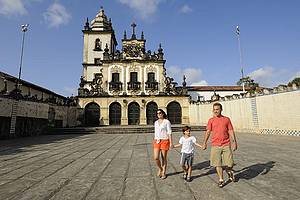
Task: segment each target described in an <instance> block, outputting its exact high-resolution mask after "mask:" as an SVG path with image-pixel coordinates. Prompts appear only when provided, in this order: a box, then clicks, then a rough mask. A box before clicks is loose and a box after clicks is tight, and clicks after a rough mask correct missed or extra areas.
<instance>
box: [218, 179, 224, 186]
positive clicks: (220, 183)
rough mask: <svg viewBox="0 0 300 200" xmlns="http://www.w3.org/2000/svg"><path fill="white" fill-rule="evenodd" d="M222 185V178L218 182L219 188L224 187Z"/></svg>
mask: <svg viewBox="0 0 300 200" xmlns="http://www.w3.org/2000/svg"><path fill="white" fill-rule="evenodd" d="M224 185H225V182H224V181H223V180H220V181H219V183H218V186H219V188H222V187H224Z"/></svg>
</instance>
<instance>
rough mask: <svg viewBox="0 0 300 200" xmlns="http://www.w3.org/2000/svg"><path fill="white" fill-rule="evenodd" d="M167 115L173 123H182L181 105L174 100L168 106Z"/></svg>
mask: <svg viewBox="0 0 300 200" xmlns="http://www.w3.org/2000/svg"><path fill="white" fill-rule="evenodd" d="M167 115H168V119H169V121H170V122H171V124H181V115H182V113H181V106H180V104H179V103H177V102H175V101H173V102H171V103H169V104H168V106H167Z"/></svg>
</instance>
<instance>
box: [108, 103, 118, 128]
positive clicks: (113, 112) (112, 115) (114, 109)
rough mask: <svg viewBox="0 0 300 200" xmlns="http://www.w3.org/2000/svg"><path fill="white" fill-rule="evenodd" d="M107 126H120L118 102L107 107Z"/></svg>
mask: <svg viewBox="0 0 300 200" xmlns="http://www.w3.org/2000/svg"><path fill="white" fill-rule="evenodd" d="M109 125H121V105H120V104H119V103H118V102H114V103H112V104H110V106H109Z"/></svg>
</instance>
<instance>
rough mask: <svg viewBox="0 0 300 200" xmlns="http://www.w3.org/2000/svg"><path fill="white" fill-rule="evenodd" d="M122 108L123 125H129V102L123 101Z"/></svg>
mask: <svg viewBox="0 0 300 200" xmlns="http://www.w3.org/2000/svg"><path fill="white" fill-rule="evenodd" d="M121 106H122V111H121V113H122V116H121V125H128V117H127V113H128V101H127V100H126V99H123V101H122V104H121Z"/></svg>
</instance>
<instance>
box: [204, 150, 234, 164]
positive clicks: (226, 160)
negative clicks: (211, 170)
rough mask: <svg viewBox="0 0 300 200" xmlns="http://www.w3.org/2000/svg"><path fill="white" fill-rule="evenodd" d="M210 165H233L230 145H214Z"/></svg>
mask: <svg viewBox="0 0 300 200" xmlns="http://www.w3.org/2000/svg"><path fill="white" fill-rule="evenodd" d="M210 165H211V166H214V167H221V166H227V167H232V166H233V155H232V151H231V147H230V145H226V146H212V147H211V154H210Z"/></svg>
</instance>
